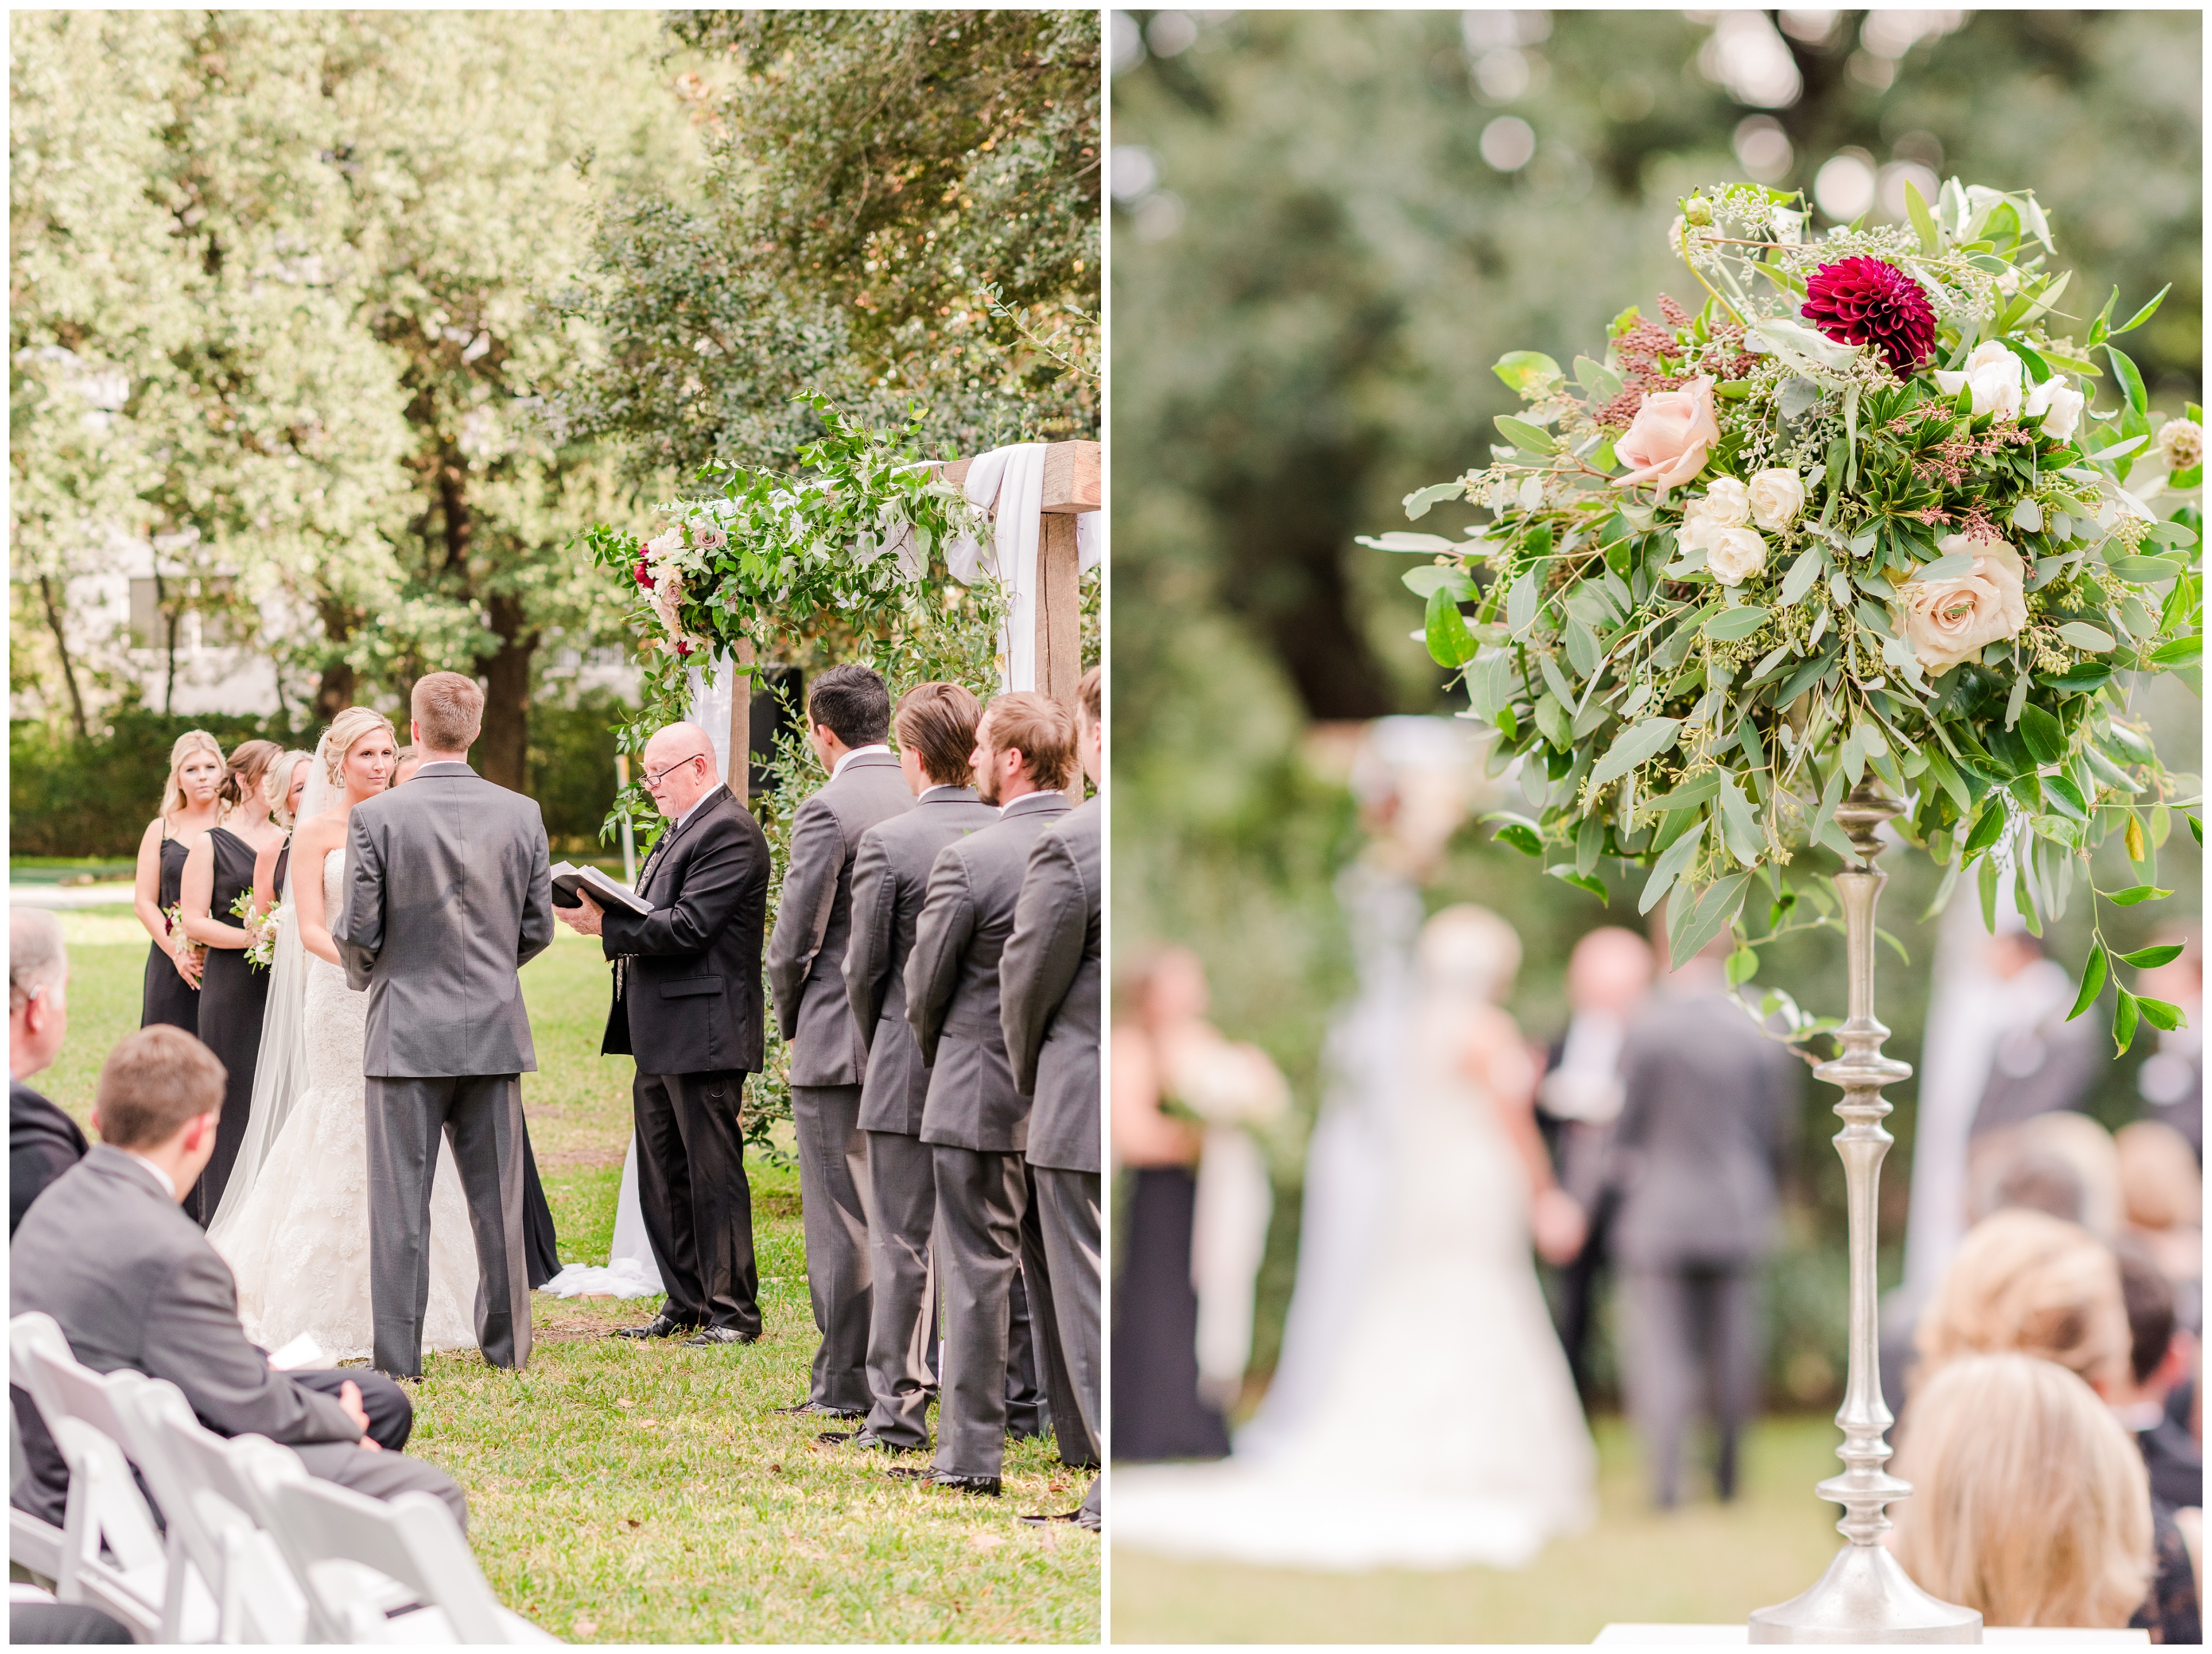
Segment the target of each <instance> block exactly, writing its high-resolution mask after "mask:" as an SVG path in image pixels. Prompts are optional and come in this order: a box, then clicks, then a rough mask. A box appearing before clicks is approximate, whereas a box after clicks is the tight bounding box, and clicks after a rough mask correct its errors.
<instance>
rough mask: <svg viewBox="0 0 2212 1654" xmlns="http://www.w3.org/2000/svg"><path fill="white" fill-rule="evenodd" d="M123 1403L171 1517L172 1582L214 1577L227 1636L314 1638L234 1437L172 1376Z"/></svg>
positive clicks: (145, 1467) (233, 1639) (221, 1634)
mask: <svg viewBox="0 0 2212 1654" xmlns="http://www.w3.org/2000/svg"><path fill="white" fill-rule="evenodd" d="M117 1410H118V1412H119V1413H120V1414H122V1419H123V1427H124V1429H125V1431H126V1432H128V1434H129V1436H130V1440H129V1441H128V1442H127V1443H126V1444H125V1445H126V1446H127V1447H128V1448H129V1449H130V1452H131V1458H132V1460H133V1461H135V1462H137V1466H138V1469H139V1471H140V1473H141V1474H142V1475H144V1476H145V1478H146V1481H147V1483H148V1485H149V1486H150V1487H152V1488H153V1490H154V1498H155V1500H156V1501H158V1502H159V1504H160V1505H161V1514H162V1516H163V1517H165V1518H166V1519H167V1523H168V1536H169V1546H168V1562H169V1580H170V1589H171V1590H172V1591H174V1590H176V1589H177V1588H178V1582H179V1580H181V1579H183V1578H185V1577H186V1570H187V1567H188V1566H189V1568H190V1569H191V1570H193V1571H196V1572H197V1573H198V1574H199V1576H200V1577H201V1578H204V1579H205V1580H206V1581H207V1582H208V1584H210V1587H212V1589H213V1593H214V1596H215V1600H216V1629H215V1640H216V1641H217V1642H219V1643H297V1642H303V1641H305V1640H306V1639H307V1596H305V1594H304V1593H303V1592H302V1591H301V1589H300V1586H299V1584H298V1583H297V1582H296V1581H295V1579H294V1578H293V1577H292V1570H291V1568H290V1566H289V1564H287V1563H286V1561H285V1560H284V1556H283V1552H281V1551H280V1550H278V1548H276V1542H275V1541H274V1540H273V1539H271V1538H270V1535H268V1534H267V1533H265V1532H264V1531H263V1524H262V1522H261V1520H260V1519H259V1517H258V1516H257V1514H256V1512H257V1511H258V1508H259V1505H260V1499H259V1498H258V1495H257V1494H256V1493H254V1492H253V1491H252V1490H251V1489H250V1488H249V1487H246V1486H244V1485H243V1483H242V1479H241V1478H240V1475H239V1473H238V1472H237V1471H236V1470H235V1469H234V1468H233V1467H232V1465H231V1462H230V1459H229V1456H228V1453H227V1451H226V1449H227V1448H228V1443H227V1442H225V1441H224V1440H223V1438H222V1437H220V1436H218V1435H216V1433H215V1432H213V1431H211V1430H208V1429H205V1428H204V1427H203V1426H201V1424H200V1421H199V1420H198V1419H197V1418H196V1417H195V1416H193V1414H192V1405H191V1402H188V1401H186V1400H185V1394H184V1392H183V1391H182V1390H180V1389H178V1388H177V1387H176V1386H175V1385H174V1384H173V1383H169V1382H168V1381H167V1379H165V1378H156V1379H151V1380H149V1381H148V1382H147V1383H144V1384H143V1385H140V1386H139V1387H138V1388H137V1389H136V1390H135V1391H133V1392H131V1394H129V1395H127V1396H124V1397H122V1398H121V1400H120V1401H119V1402H118V1408H117ZM268 1445H269V1446H270V1450H272V1451H275V1452H280V1453H283V1452H289V1450H288V1449H284V1448H280V1447H277V1446H276V1444H274V1443H270V1444H268Z"/></svg>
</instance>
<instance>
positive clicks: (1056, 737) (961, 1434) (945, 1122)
mask: <svg viewBox="0 0 2212 1654" xmlns="http://www.w3.org/2000/svg"><path fill="white" fill-rule="evenodd" d="M973 763H974V768H975V782H976V791H977V793H978V794H980V795H981V798H982V800H983V801H984V802H985V803H986V804H997V805H999V806H1000V812H999V819H998V820H997V822H996V823H994V824H993V825H991V826H988V827H986V828H984V829H983V830H982V831H981V832H979V833H975V834H973V835H971V836H969V837H967V838H963V839H960V840H957V841H956V842H953V843H951V844H948V845H946V846H945V848H943V849H942V850H940V851H939V852H938V854H937V861H936V864H935V865H934V866H933V867H932V868H931V869H930V874H929V893H928V896H927V898H926V899H925V900H924V902H923V903H922V909H921V917H920V919H919V920H917V921H915V942H914V952H912V953H911V954H910V955H909V956H908V958H907V965H906V1015H907V1020H908V1023H910V1024H912V1025H913V1027H914V1032H915V1040H916V1042H917V1043H919V1045H920V1046H921V1060H922V1061H923V1062H924V1063H926V1064H927V1065H928V1067H929V1069H930V1076H929V1095H928V1098H927V1101H926V1102H924V1104H923V1105H922V1116H921V1140H922V1141H923V1142H925V1143H927V1144H928V1145H929V1146H930V1153H931V1158H932V1160H933V1164H934V1169H935V1172H936V1181H937V1231H936V1237H935V1258H936V1262H937V1266H938V1268H939V1274H940V1276H941V1278H942V1280H943V1282H944V1292H945V1373H944V1379H943V1388H942V1391H941V1394H940V1396H939V1403H938V1414H937V1456H936V1459H935V1461H934V1462H933V1465H932V1467H931V1469H928V1470H927V1471H916V1472H915V1473H913V1474H914V1475H916V1476H918V1477H921V1478H925V1479H927V1481H930V1482H931V1483H932V1484H933V1485H934V1486H937V1487H948V1488H954V1489H957V1490H958V1491H959V1492H962V1493H979V1494H985V1495H987V1496H989V1497H991V1498H994V1499H995V1498H997V1497H998V1495H999V1492H1000V1469H1001V1468H1002V1466H1003V1463H1004V1462H1005V1457H1006V1387H1005V1386H1006V1347H1007V1338H1008V1335H1009V1332H1010V1326H1011V1318H1012V1296H1013V1286H1014V1279H1015V1275H1016V1273H1017V1271H1018V1269H1019V1268H1020V1256H1021V1231H1022V1224H1023V1220H1024V1217H1025V1216H1026V1215H1027V1214H1028V1212H1029V1204H1030V1201H1029V1177H1028V1171H1027V1168H1026V1166H1025V1165H1024V1161H1023V1158H1022V1156H1023V1152H1024V1150H1025V1149H1026V1148H1027V1147H1028V1146H1029V1126H1030V1096H1029V1093H1027V1092H1024V1091H1023V1090H1022V1089H1021V1088H1020V1087H1019V1086H1018V1085H1017V1084H1016V1083H1015V1080H1014V1075H1013V1070H1012V1067H1011V1066H1010V1065H1009V1063H1008V1061H1007V1059H1006V1034H1005V1031H1004V1030H1003V1028H1002V1027H1001V1025H1000V1004H999V957H1000V952H1001V951H1002V950H1003V949H1004V948H1005V946H1006V938H1007V936H1008V934H1009V933H1011V932H1012V929H1013V926H1014V905H1015V903H1016V902H1017V901H1018V899H1019V898H1020V896H1021V892H1022V875H1023V873H1024V871H1025V870H1026V869H1027V867H1028V866H1029V857H1030V847H1031V846H1032V845H1033V844H1035V843H1036V840H1037V837H1038V836H1039V835H1040V834H1041V833H1042V832H1043V831H1045V830H1046V829H1048V828H1049V827H1050V826H1051V825H1052V824H1053V823H1054V822H1055V821H1057V820H1059V819H1060V817H1062V816H1064V815H1066V813H1067V800H1066V798H1065V797H1063V796H1062V795H1061V794H1060V791H1059V789H1060V787H1065V786H1066V784H1067V781H1068V778H1069V776H1070V775H1073V772H1074V769H1075V721H1074V720H1073V719H1072V718H1070V717H1069V716H1068V715H1067V710H1066V708H1064V707H1062V706H1060V704H1059V703H1058V702H1054V701H1048V700H1047V699H1046V698H1045V697H1044V696H1042V695H1037V694H1034V693H1030V692H1029V691H1026V690H1024V691H1020V692H1018V693H1016V694H1012V695H1002V696H999V698H998V699H996V700H995V701H994V702H991V704H990V706H989V707H988V708H986V709H985V711H984V714H983V720H982V723H981V726H980V727H978V728H977V730H976V732H975V754H974V757H973ZM1030 1304H1031V1305H1032V1306H1033V1308H1034V1310H1035V1311H1036V1313H1035V1317H1034V1323H1033V1324H1034V1326H1035V1329H1036V1340H1037V1342H1038V1344H1039V1346H1040V1347H1042V1346H1044V1345H1045V1343H1046V1341H1048V1340H1054V1341H1056V1340H1057V1337H1058V1335H1057V1332H1056V1331H1055V1330H1054V1328H1053V1326H1052V1320H1051V1316H1050V1314H1049V1310H1048V1301H1047V1300H1046V1299H1045V1296H1044V1294H1042V1293H1041V1292H1035V1291H1032V1292H1031V1293H1030ZM892 1474H893V1475H900V1474H902V1473H901V1472H900V1471H897V1470H894V1471H893V1472H892Z"/></svg>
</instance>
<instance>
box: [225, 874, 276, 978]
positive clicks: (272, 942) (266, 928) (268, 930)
mask: <svg viewBox="0 0 2212 1654" xmlns="http://www.w3.org/2000/svg"><path fill="white" fill-rule="evenodd" d="M230 916H231V917H232V918H234V919H235V920H237V921H238V922H239V924H240V926H241V927H244V928H245V930H246V932H247V933H249V934H250V935H252V938H253V939H252V941H250V942H248V943H247V944H246V964H248V965H250V966H251V967H252V969H254V970H268V969H269V967H270V964H272V963H273V962H274V961H275V959H276V926H277V924H278V922H279V921H281V920H282V919H283V916H284V904H283V903H282V902H276V903H270V909H269V911H268V912H266V913H264V914H263V915H261V916H260V917H259V918H258V919H257V918H256V917H254V914H253V892H252V891H239V893H238V899H237V900H236V901H234V902H233V903H231V904H230Z"/></svg>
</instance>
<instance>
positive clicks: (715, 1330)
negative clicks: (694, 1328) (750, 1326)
mask: <svg viewBox="0 0 2212 1654" xmlns="http://www.w3.org/2000/svg"><path fill="white" fill-rule="evenodd" d="M759 1342H760V1335H759V1334H758V1333H749V1332H739V1331H738V1329H736V1328H735V1327H702V1328H700V1329H699V1330H698V1332H697V1333H696V1334H695V1335H692V1336H691V1337H690V1338H687V1339H685V1340H684V1347H686V1348H688V1349H695V1350H698V1349H705V1348H706V1347H708V1345H711V1344H757V1343H759Z"/></svg>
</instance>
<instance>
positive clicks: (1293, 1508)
mask: <svg viewBox="0 0 2212 1654" xmlns="http://www.w3.org/2000/svg"><path fill="white" fill-rule="evenodd" d="M1520 954H1521V948H1520V943H1519V940H1518V939H1517V938H1516V936H1515V935H1514V933H1513V932H1512V929H1511V928H1510V927H1509V926H1508V925H1506V923H1505V922H1504V921H1503V920H1501V919H1499V918H1498V916H1497V915H1495V914H1492V913H1491V912H1489V911H1487V910H1486V909H1481V908H1477V907H1471V906H1462V907H1455V908H1449V909H1445V910H1444V911H1443V912H1442V913H1439V914H1437V915H1436V917H1435V918H1433V919H1431V920H1430V921H1429V922H1428V923H1427V925H1426V926H1425V927H1423V929H1422V931H1421V933H1420V939H1419V946H1418V949H1417V952H1416V959H1415V970H1414V973H1413V974H1414V982H1413V988H1414V992H1413V994H1412V995H1411V997H1410V1000H1408V1001H1407V1002H1404V1003H1403V1008H1402V1012H1401V1015H1402V1020H1401V1023H1400V1033H1401V1043H1400V1047H1399V1049H1400V1052H1401V1058H1400V1061H1398V1062H1397V1063H1395V1064H1394V1065H1393V1066H1392V1067H1390V1068H1389V1069H1387V1070H1385V1071H1383V1072H1382V1073H1376V1074H1374V1075H1372V1076H1370V1078H1371V1079H1375V1080H1376V1081H1378V1082H1380V1087H1379V1089H1377V1090H1376V1091H1374V1092H1370V1098H1372V1100H1373V1102H1374V1104H1376V1110H1375V1113H1374V1114H1373V1116H1372V1117H1371V1123H1372V1124H1373V1126H1374V1127H1375V1128H1376V1131H1377V1134H1378V1140H1376V1143H1375V1145H1374V1146H1375V1147H1376V1148H1377V1149H1378V1150H1379V1152H1380V1161H1379V1165H1378V1167H1377V1170H1378V1171H1380V1172H1381V1174H1382V1176H1381V1179H1380V1181H1381V1183H1382V1192H1383V1195H1384V1198H1383V1200H1381V1201H1379V1202H1377V1203H1376V1205H1375V1206H1374V1207H1371V1208H1370V1209H1371V1211H1372V1212H1373V1213H1374V1215H1375V1219H1376V1228H1375V1231H1374V1232H1373V1234H1372V1236H1371V1241H1370V1249H1369V1250H1367V1251H1366V1256H1365V1260H1364V1263H1365V1267H1364V1268H1362V1269H1361V1271H1360V1272H1359V1275H1358V1279H1357V1280H1347V1279H1346V1276H1345V1275H1344V1274H1343V1273H1342V1272H1340V1271H1338V1270H1334V1269H1332V1270H1328V1271H1326V1272H1324V1273H1323V1274H1322V1276H1321V1277H1320V1279H1322V1280H1327V1281H1328V1283H1329V1285H1328V1289H1327V1290H1328V1292H1330V1294H1331V1301H1328V1302H1326V1303H1322V1304H1318V1305H1315V1304H1311V1303H1310V1302H1301V1303H1300V1304H1298V1306H1297V1307H1298V1310H1301V1311H1306V1312H1309V1313H1311V1312H1312V1311H1315V1310H1318V1312H1319V1313H1320V1314H1321V1315H1322V1316H1325V1317H1326V1318H1327V1320H1328V1323H1330V1324H1331V1327H1332V1330H1333V1333H1334V1336H1333V1337H1332V1338H1330V1339H1329V1340H1328V1342H1327V1343H1326V1344H1325V1345H1324V1344H1323V1343H1322V1342H1321V1341H1319V1340H1317V1339H1316V1340H1309V1341H1305V1342H1304V1346H1303V1347H1302V1348H1301V1349H1300V1350H1298V1351H1297V1352H1296V1356H1297V1360H1298V1361H1299V1362H1300V1363H1301V1364H1302V1365H1304V1368H1305V1369H1306V1370H1304V1371H1291V1360H1292V1354H1293V1353H1292V1352H1291V1351H1289V1350H1287V1349H1286V1352H1285V1371H1283V1372H1282V1373H1281V1374H1280V1375H1279V1378H1278V1391H1279V1393H1280V1394H1281V1395H1282V1397H1283V1402H1282V1405H1281V1406H1278V1405H1277V1403H1276V1394H1277V1392H1271V1394H1270V1396H1269V1401H1268V1403H1267V1405H1266V1406H1264V1407H1263V1408H1262V1409H1261V1414H1260V1416H1259V1418H1258V1419H1256V1420H1255V1421H1254V1423H1253V1425H1252V1426H1251V1427H1250V1428H1249V1430H1247V1431H1246V1432H1243V1434H1241V1435H1240V1436H1239V1438H1238V1439H1237V1448H1236V1451H1235V1453H1234V1454H1233V1455H1232V1456H1231V1457H1230V1458H1229V1459H1228V1460H1226V1461H1225V1462H1220V1463H1217V1464H1208V1465H1161V1466H1150V1467H1132V1468H1130V1469H1126V1470H1122V1471H1118V1472H1117V1473H1116V1475H1115V1491H1114V1537H1115V1543H1117V1544H1127V1545H1132V1546H1135V1547H1138V1548H1143V1549H1147V1550H1154V1551H1160V1552H1165V1553H1168V1554H1176V1555H1181V1556H1186V1557H1195V1556H1210V1557H1216V1558H1222V1559H1226V1560H1237V1561H1243V1562H1251V1563H1261V1564H1272V1565H1274V1566H1291V1567H1309V1568H1329V1569H1358V1568H1370V1567H1382V1566H1397V1567H1433V1568H1440V1567H1455V1566H1467V1565H1468V1564H1474V1563H1485V1564H1489V1565H1492V1566H1507V1567H1512V1566H1522V1565H1523V1564H1525V1563H1527V1562H1528V1561H1529V1560H1531V1559H1532V1558H1534V1555H1535V1554H1536V1552H1537V1551H1538V1550H1539V1549H1540V1548H1541V1547H1542V1546H1543V1544H1544V1542H1546V1541H1547V1539H1549V1538H1551V1537H1552V1536H1553V1535H1557V1534H1560V1533H1564V1532H1569V1531H1571V1530H1573V1529H1577V1528H1579V1527H1582V1526H1583V1525H1584V1524H1586V1523H1588V1522H1589V1519H1590V1518H1591V1517H1592V1516H1593V1515H1594V1514H1595V1508H1596V1499H1595V1483H1596V1470H1597V1462H1596V1453H1595V1449H1594V1448H1593V1446H1592V1444H1591V1442H1590V1438H1589V1428H1588V1426H1586V1424H1585V1423H1584V1421H1583V1414H1582V1408H1581V1406H1580V1404H1579V1402H1577V1400H1576V1396H1575V1389H1574V1383H1573V1381H1572V1379H1571V1377H1570V1376H1569V1373H1568V1371H1567V1364H1566V1359H1565V1355H1564V1354H1563V1353H1561V1350H1560V1348H1559V1340H1558V1337H1557V1335H1555V1334H1554V1333H1553V1329H1552V1323H1551V1317H1550V1316H1549V1314H1548V1312H1547V1310H1546V1307H1545V1303H1544V1298H1543V1292H1542V1290H1541V1287H1540V1286H1539V1285H1538V1284H1537V1280H1536V1274H1535V1268H1534V1263H1533V1262H1532V1260H1531V1256H1530V1251H1531V1245H1532V1242H1533V1244H1534V1245H1535V1246H1536V1247H1537V1248H1538V1249H1540V1250H1542V1251H1543V1252H1544V1253H1545V1254H1546V1255H1547V1256H1553V1257H1565V1256H1572V1255H1573V1252H1574V1250H1575V1249H1576V1248H1577V1246H1578V1245H1579V1244H1580V1243H1581V1239H1582V1219H1581V1213H1580V1211H1579V1209H1578V1208H1577V1207H1576V1206H1575V1204H1574V1203H1573V1201H1571V1200H1569V1199H1568V1198H1567V1197H1566V1196H1565V1195H1564V1194H1562V1193H1561V1192H1560V1190H1559V1188H1558V1186H1557V1184H1556V1183H1554V1182H1553V1178H1552V1175H1551V1170H1550V1165H1549V1163H1548V1161H1547V1158H1546V1157H1545V1154H1544V1150H1543V1145H1542V1142H1541V1138H1540V1137H1539V1136H1538V1134H1537V1131H1536V1127H1535V1122H1534V1112H1533V1105H1534V1094H1535V1087H1536V1079H1537V1074H1536V1068H1535V1065H1534V1061H1532V1060H1531V1058H1530V1055H1529V1053H1528V1047H1527V1045H1526V1044H1525V1043H1524V1042H1523V1041H1522V1037H1521V1035H1520V1031H1519V1030H1518V1029H1517V1028H1516V1026H1515V1025H1514V1023H1513V1020H1512V1019H1511V1018H1510V1017H1509V1016H1508V1015H1507V1014H1506V1013H1505V1012H1504V1011H1503V1010H1501V1009H1500V1008H1499V1007H1498V1003H1497V1002H1498V1000H1499V999H1500V998H1502V997H1503V996H1504V994H1505V992H1506V990H1507V989H1508V988H1510V985H1511V983H1512V980H1513V976H1514V973H1515V971H1516V970H1517V969H1518V967H1519V964H1520ZM1370 1049H1371V1048H1370ZM1313 1284H1314V1282H1312V1281H1310V1280H1308V1279H1307V1278H1306V1277H1305V1276H1304V1274H1302V1275H1301V1279H1300V1281H1299V1284H1298V1288H1297V1292H1298V1297H1299V1298H1300V1299H1301V1300H1306V1299H1308V1295H1309V1292H1310V1287H1311V1286H1312V1285H1313Z"/></svg>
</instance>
